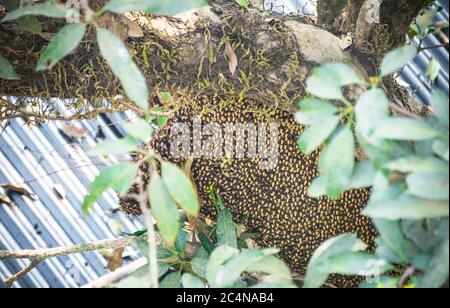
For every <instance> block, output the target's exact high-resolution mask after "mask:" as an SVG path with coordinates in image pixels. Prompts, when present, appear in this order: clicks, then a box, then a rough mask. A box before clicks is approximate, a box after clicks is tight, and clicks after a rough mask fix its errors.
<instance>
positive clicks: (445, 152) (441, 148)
mask: <svg viewBox="0 0 450 308" xmlns="http://www.w3.org/2000/svg"><path fill="white" fill-rule="evenodd" d="M432 148H433V152H434V153H436V154H437V155H439V156H440V157H441V158H443V159H445V160H446V161H447V162H448V159H449V147H448V139H447V140H445V141H444V140H436V141H435V142H434V143H433V145H432Z"/></svg>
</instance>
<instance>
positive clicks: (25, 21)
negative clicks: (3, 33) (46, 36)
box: [17, 16, 42, 34]
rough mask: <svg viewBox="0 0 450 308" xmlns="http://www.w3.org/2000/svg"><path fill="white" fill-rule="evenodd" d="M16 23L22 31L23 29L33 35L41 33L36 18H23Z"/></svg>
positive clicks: (40, 26) (40, 27) (39, 24)
mask: <svg viewBox="0 0 450 308" xmlns="http://www.w3.org/2000/svg"><path fill="white" fill-rule="evenodd" d="M17 23H18V24H19V26H20V27H21V28H22V29H25V30H27V31H29V32H31V33H33V34H41V33H42V25H41V23H40V22H39V20H38V19H37V17H36V16H23V17H20V18H19V19H18V20H17Z"/></svg>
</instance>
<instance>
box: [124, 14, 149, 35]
mask: <svg viewBox="0 0 450 308" xmlns="http://www.w3.org/2000/svg"><path fill="white" fill-rule="evenodd" d="M122 18H123V19H124V20H125V22H126V24H127V27H128V36H129V37H134V38H139V37H144V31H143V30H142V28H141V27H140V26H139V25H138V24H137V23H135V22H134V21H132V20H131V19H130V18H128V17H127V16H125V15H123V16H122Z"/></svg>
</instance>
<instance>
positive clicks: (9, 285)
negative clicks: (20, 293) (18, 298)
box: [5, 260, 42, 289]
mask: <svg viewBox="0 0 450 308" xmlns="http://www.w3.org/2000/svg"><path fill="white" fill-rule="evenodd" d="M41 262H42V261H41V260H33V261H31V263H30V265H28V266H27V267H25V268H24V269H22V270H21V271H20V272H18V273H17V274H15V275H12V276H11V277H9V278H8V279H7V280H6V281H5V287H6V288H8V289H10V288H12V285H13V283H14V282H16V281H17V280H19V279H20V278H22V277H23V276H25V275H26V274H28V273H29V272H31V271H32V270H33V269H34V268H35V267H36V266H38V265H39V263H41Z"/></svg>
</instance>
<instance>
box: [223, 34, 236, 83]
mask: <svg viewBox="0 0 450 308" xmlns="http://www.w3.org/2000/svg"><path fill="white" fill-rule="evenodd" d="M225 54H226V55H227V57H228V68H229V70H230V73H231V75H234V73H235V72H236V68H237V66H238V58H237V56H236V53H235V52H234V49H233V47H232V46H231V43H230V41H226V43H225Z"/></svg>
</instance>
